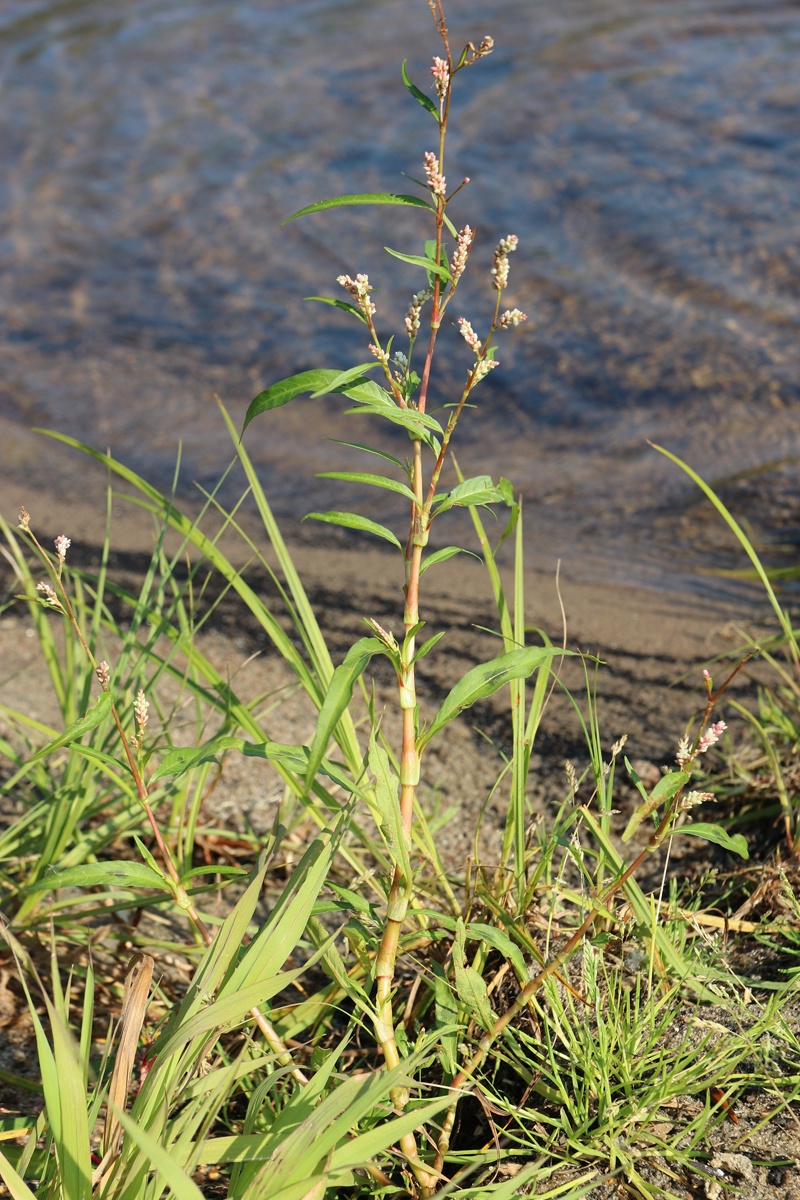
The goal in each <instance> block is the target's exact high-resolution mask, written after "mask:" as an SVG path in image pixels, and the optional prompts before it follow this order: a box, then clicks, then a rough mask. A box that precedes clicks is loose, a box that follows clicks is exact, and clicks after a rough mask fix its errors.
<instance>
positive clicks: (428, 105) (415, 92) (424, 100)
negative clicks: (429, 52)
mask: <svg viewBox="0 0 800 1200" xmlns="http://www.w3.org/2000/svg"><path fill="white" fill-rule="evenodd" d="M407 62H408V59H407V58H404V59H403V65H402V67H401V68H400V70H401V73H402V76H403V83H404V84H405V85H406V87H407V88H408V90H409V92H410V93H411V95H412V96H413V97H414V99H415V100H416V101H417V103H418V104H421V105H422V107H423V108H424V109H427V111H428V112H429V113H430V114H431V116H432V117H433V119H434V121H435V122H436V124H437V125H438V124H439V110H438V108H437V107H436V105H435V104H434V103H433V101H432V100H431V98H430V96H426V95H425V93H424V92H422V91H420V89H419V88H418V87H417V85H416V84H415V83H412V82H411V80H410V78H409V75H408V70H407V69H406V63H407Z"/></svg>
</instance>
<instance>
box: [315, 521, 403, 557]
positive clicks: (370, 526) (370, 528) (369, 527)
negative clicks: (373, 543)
mask: <svg viewBox="0 0 800 1200" xmlns="http://www.w3.org/2000/svg"><path fill="white" fill-rule="evenodd" d="M303 520H304V521H327V523H328V524H329V525H342V526H343V527H344V528H345V529H359V530H361V532H362V533H373V534H374V535H375V536H376V537H380V538H385V539H386V541H387V542H391V543H392V545H394V546H397V549H398V550H402V549H403V547H402V546H401V545H400V543H399V541H398V540H397V538H396V537H395V535H394V534H393V533H392V531H391V529H387V528H386V526H385V525H379V524H378V522H377V521H370V520H369V518H368V517H360V516H359V515H358V513H349V512H325V513H317V512H311V513H306V515H305V516H304V517H303Z"/></svg>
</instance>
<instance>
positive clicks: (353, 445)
mask: <svg viewBox="0 0 800 1200" xmlns="http://www.w3.org/2000/svg"><path fill="white" fill-rule="evenodd" d="M328 441H331V442H334V443H335V444H336V445H337V446H347V448H348V450H363V451H364V453H365V454H375V455H376V456H377V457H378V458H385V459H386V461H387V462H390V463H394V465H395V466H396V467H399V468H400V470H401V471H402V470H403V469H404V468H403V464H402V463H401V462H400V459H399V458H395V456H394V455H393V454H387V453H386V451H385V450H378V449H376V447H375V446H365V445H363V443H362V442H343V441H342V440H341V438H329V439H328Z"/></svg>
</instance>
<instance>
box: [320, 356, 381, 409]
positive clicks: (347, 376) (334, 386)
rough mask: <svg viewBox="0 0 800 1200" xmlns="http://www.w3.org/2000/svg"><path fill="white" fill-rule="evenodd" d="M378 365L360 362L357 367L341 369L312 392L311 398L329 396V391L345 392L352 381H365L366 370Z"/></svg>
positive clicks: (373, 368) (371, 369)
mask: <svg viewBox="0 0 800 1200" xmlns="http://www.w3.org/2000/svg"><path fill="white" fill-rule="evenodd" d="M377 365H378V364H377V363H376V362H368V363H360V364H359V366H357V367H348V369H347V370H346V371H339V372H338V373H337V374H336V375H334V377H333V379H329V380H328V381H327V383H325V384H324V385H323V386H322V387H318V388H317V389H316V391H314V392H312V393H311V399H312V400H318V399H319V397H320V396H327V395H328V393H329V392H343V391H345V389H346V388H347V387H349V386H350V384H352V383H363V382H364V381H365V379H366V376H365V375H364V372H365V371H374V370H375V368H376V367H377Z"/></svg>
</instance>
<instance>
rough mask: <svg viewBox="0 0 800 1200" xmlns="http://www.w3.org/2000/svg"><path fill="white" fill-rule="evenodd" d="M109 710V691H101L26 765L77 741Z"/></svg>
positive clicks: (94, 726) (93, 727) (105, 715)
mask: <svg viewBox="0 0 800 1200" xmlns="http://www.w3.org/2000/svg"><path fill="white" fill-rule="evenodd" d="M110 712H111V693H110V692H103V694H102V696H101V697H100V699H99V700H98V701H97V703H96V704H93V705H92V707H91V708H90V709H89V711H88V712H87V713H86V715H85V716H83V717H79V718H78V720H77V721H73V722H72V724H71V725H70V726H69V727H68V728H67V729H65V730H64V732H63V733H60V734H59V735H58V737H57V738H53V740H52V742H48V743H47V745H46V746H42V748H41V750H37V751H36V753H35V754H33V755H32V756H31V757H30V758H29V759H28V763H27V766H29V767H30V766H31V764H32V763H35V762H38V761H39V759H41V758H46V757H47V755H48V754H52V753H53V751H54V750H59V749H60V748H61V747H62V746H68V745H69V744H70V742H77V740H78V738H82V737H83V735H84V734H85V733H90V732H91V730H92V729H96V728H97V726H98V725H99V724H100V723H101V722H102V721H104V720H105V719H106V717H107V716H108V714H109V713H110Z"/></svg>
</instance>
